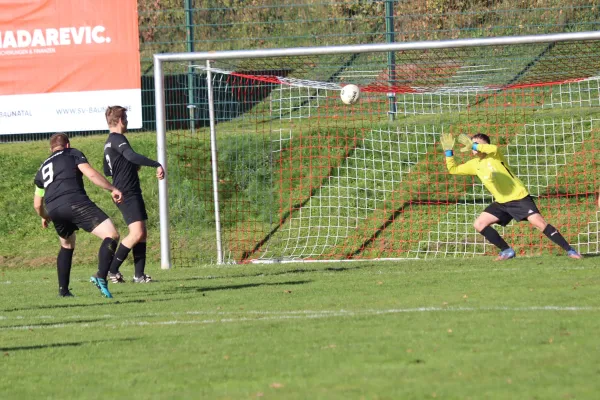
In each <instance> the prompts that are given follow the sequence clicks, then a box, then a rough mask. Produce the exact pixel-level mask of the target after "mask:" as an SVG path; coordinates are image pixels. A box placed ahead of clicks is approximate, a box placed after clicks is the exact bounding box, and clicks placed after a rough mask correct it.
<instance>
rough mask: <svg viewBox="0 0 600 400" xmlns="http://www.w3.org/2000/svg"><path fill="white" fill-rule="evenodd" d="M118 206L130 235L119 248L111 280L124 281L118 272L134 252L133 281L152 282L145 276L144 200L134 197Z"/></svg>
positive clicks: (111, 271)
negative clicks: (128, 256)
mask: <svg viewBox="0 0 600 400" xmlns="http://www.w3.org/2000/svg"><path fill="white" fill-rule="evenodd" d="M118 206H119V210H120V211H121V213H122V214H123V219H124V220H125V222H126V223H127V227H128V229H129V233H128V234H127V236H126V237H125V238H123V240H121V244H120V245H119V247H118V248H117V252H116V253H115V258H114V259H113V262H112V264H111V266H110V273H109V278H110V279H111V280H112V281H113V282H115V281H117V282H122V281H123V275H122V274H121V273H119V272H118V271H119V268H120V267H121V265H122V264H123V262H124V261H125V259H126V258H127V255H128V254H129V253H130V252H131V251H133V258H134V260H133V261H134V265H135V274H134V279H133V281H134V282H137V283H142V282H143V283H146V282H150V281H151V278H150V277H149V276H147V275H145V274H144V269H145V266H146V237H147V229H146V220H147V219H148V215H147V213H146V205H145V203H144V199H143V198H142V196H140V195H134V196H131V197H128V198H126V199H124V201H123V202H122V203H121V204H120V205H118Z"/></svg>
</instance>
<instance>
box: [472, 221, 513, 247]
mask: <svg viewBox="0 0 600 400" xmlns="http://www.w3.org/2000/svg"><path fill="white" fill-rule="evenodd" d="M479 233H481V234H482V235H483V237H484V238H486V239H487V241H488V242H490V243H491V244H493V245H494V246H496V247H497V248H499V249H500V251H504V250H506V249H508V248H510V246H509V245H508V243H506V241H505V240H504V239H502V236H500V234H499V233H498V231H497V230H495V229H494V228H492V227H491V226H486V227H485V228H483V230H482V231H481V232H479Z"/></svg>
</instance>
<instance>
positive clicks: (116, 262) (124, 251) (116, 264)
mask: <svg viewBox="0 0 600 400" xmlns="http://www.w3.org/2000/svg"><path fill="white" fill-rule="evenodd" d="M130 251H131V249H130V248H129V247H127V246H125V245H124V244H123V243H121V244H120V245H119V248H118V249H117V251H116V252H115V257H114V258H113V260H112V262H111V263H110V273H111V274H116V273H117V272H119V268H121V265H122V264H123V262H124V261H125V259H126V258H127V255H128V254H129V252H130Z"/></svg>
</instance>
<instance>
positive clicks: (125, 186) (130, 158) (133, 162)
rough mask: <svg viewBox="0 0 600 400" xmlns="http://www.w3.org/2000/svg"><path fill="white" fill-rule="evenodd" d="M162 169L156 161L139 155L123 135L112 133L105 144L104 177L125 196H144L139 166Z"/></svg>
mask: <svg viewBox="0 0 600 400" xmlns="http://www.w3.org/2000/svg"><path fill="white" fill-rule="evenodd" d="M139 165H145V166H149V167H160V164H159V163H158V162H156V161H154V160H151V159H149V158H146V157H144V156H142V155H140V154H137V153H136V152H135V151H133V149H132V148H131V145H130V144H129V141H128V140H127V138H126V137H125V135H123V134H119V133H114V132H111V133H110V134H109V135H108V139H106V143H105V144H104V175H106V176H112V178H113V185H114V186H115V187H116V188H117V189H119V190H120V191H121V193H123V195H124V196H128V195H135V194H142V189H141V187H140V178H139V176H138V166H139Z"/></svg>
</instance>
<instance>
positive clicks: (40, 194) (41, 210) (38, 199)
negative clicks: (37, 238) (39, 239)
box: [33, 186, 50, 228]
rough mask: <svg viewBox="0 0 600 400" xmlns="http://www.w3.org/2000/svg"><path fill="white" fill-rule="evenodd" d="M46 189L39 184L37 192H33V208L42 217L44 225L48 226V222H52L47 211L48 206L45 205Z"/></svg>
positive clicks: (36, 188) (44, 226)
mask: <svg viewBox="0 0 600 400" xmlns="http://www.w3.org/2000/svg"><path fill="white" fill-rule="evenodd" d="M45 194H46V193H45V190H44V189H43V188H40V187H38V186H36V187H35V193H34V194H33V208H34V209H35V212H36V213H37V215H39V216H40V217H41V218H42V227H43V228H46V227H48V222H50V216H49V215H48V212H47V211H46V207H44V195H45Z"/></svg>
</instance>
